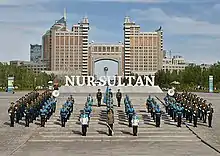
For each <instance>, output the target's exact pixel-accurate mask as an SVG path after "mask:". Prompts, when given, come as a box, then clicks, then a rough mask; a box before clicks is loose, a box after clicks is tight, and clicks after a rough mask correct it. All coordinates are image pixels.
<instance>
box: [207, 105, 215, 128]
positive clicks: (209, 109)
mask: <svg viewBox="0 0 220 156" xmlns="http://www.w3.org/2000/svg"><path fill="white" fill-rule="evenodd" d="M213 113H214V109H213V108H212V104H211V103H210V104H209V107H208V111H207V114H208V122H209V127H212V117H213Z"/></svg>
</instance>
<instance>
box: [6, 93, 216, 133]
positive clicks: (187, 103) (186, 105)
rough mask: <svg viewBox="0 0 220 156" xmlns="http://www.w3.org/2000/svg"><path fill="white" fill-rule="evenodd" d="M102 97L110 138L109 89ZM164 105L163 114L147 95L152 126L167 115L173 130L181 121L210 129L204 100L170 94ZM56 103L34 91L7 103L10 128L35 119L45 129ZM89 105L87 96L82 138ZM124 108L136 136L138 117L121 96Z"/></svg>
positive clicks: (65, 116) (69, 107) (70, 102)
mask: <svg viewBox="0 0 220 156" xmlns="http://www.w3.org/2000/svg"><path fill="white" fill-rule="evenodd" d="M105 94H106V108H107V111H106V112H107V113H106V118H107V121H106V123H107V126H108V132H109V136H112V135H113V133H114V132H113V127H114V126H113V125H114V102H113V93H112V92H111V89H109V90H108V92H107V93H105ZM96 98H97V104H98V107H100V106H101V101H102V93H101V91H100V89H99V90H98V92H97V94H96ZM121 98H122V93H121V92H120V89H118V92H117V93H116V99H117V104H118V107H120V105H121ZM164 101H165V103H163V105H164V107H165V112H163V111H162V110H161V108H160V105H159V104H158V103H157V102H156V100H155V99H154V98H152V97H151V96H150V95H149V97H148V98H147V100H146V103H145V105H146V112H147V113H149V114H150V116H151V118H152V120H153V121H154V122H155V126H156V127H160V124H161V123H160V121H161V116H162V113H167V115H169V116H170V118H172V120H173V121H174V122H176V124H177V127H181V124H182V123H183V121H184V122H188V123H193V124H192V125H193V126H194V127H197V125H198V122H199V121H202V122H203V123H207V119H208V127H212V119H213V113H214V109H213V107H212V104H211V103H209V104H207V101H206V100H204V99H202V98H200V97H198V96H197V95H195V94H192V93H187V92H183V93H181V94H180V93H174V94H172V95H171V94H167V95H166V97H165V98H164ZM74 102H75V101H74V98H73V97H72V95H70V97H68V99H67V101H66V102H65V103H64V104H63V105H62V108H61V109H60V119H61V126H62V127H65V126H66V122H67V121H68V120H69V118H70V116H71V114H72V113H73V106H74ZM56 105H57V100H56V98H55V97H54V96H53V95H52V93H51V91H45V92H43V93H42V94H40V93H38V92H37V91H33V92H31V93H28V94H27V95H25V96H24V97H22V98H20V99H19V100H17V101H16V102H15V103H13V102H12V103H11V105H10V107H9V109H8V114H9V118H10V126H11V127H14V123H19V122H20V121H21V120H22V119H23V118H24V119H25V127H29V126H30V123H33V121H35V120H36V119H37V118H38V117H40V120H41V127H45V123H46V122H47V120H49V119H50V117H51V116H52V115H53V113H55V111H56V107H57V106H56ZM92 106H93V97H92V96H91V94H89V96H88V97H87V98H86V103H85V106H84V109H83V111H82V113H81V114H80V123H81V125H82V135H83V136H86V133H87V130H88V127H89V122H90V118H91V112H92ZM124 107H125V108H124V109H125V114H126V115H127V119H128V126H129V127H132V129H133V135H134V136H137V135H138V127H139V117H138V115H137V113H136V111H135V109H134V107H133V105H132V103H131V100H130V98H129V96H128V95H125V98H124Z"/></svg>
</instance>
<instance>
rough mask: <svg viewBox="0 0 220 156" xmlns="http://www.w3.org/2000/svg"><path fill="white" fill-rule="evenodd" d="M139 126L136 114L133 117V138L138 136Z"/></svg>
mask: <svg viewBox="0 0 220 156" xmlns="http://www.w3.org/2000/svg"><path fill="white" fill-rule="evenodd" d="M138 126H139V118H138V116H137V114H136V113H134V115H133V116H132V127H133V136H137V133H138Z"/></svg>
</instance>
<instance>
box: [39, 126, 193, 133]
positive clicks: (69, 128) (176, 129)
mask: <svg viewBox="0 0 220 156" xmlns="http://www.w3.org/2000/svg"><path fill="white" fill-rule="evenodd" d="M81 128H82V127H81V125H77V126H66V127H61V126H58V125H57V126H50V127H48V126H46V127H40V129H41V131H44V132H46V131H53V132H54V131H55V132H56V131H63V132H68V131H70V132H71V131H72V130H73V129H81ZM88 129H90V130H95V131H96V130H106V129H108V127H107V126H104V125H103V126H100V127H97V126H89V128H88ZM114 130H116V131H124V130H132V127H115V126H114ZM138 131H139V132H148V131H150V132H152V131H153V132H163V131H170V132H173V133H178V132H183V131H184V132H189V129H188V128H186V127H155V126H151V127H149V126H148V127H138Z"/></svg>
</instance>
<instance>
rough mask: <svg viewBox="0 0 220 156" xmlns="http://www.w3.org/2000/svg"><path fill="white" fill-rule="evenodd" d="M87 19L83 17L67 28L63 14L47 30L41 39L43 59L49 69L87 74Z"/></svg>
mask: <svg viewBox="0 0 220 156" xmlns="http://www.w3.org/2000/svg"><path fill="white" fill-rule="evenodd" d="M88 31H89V21H88V18H87V17H85V18H83V20H82V21H81V22H79V23H78V24H77V25H73V26H72V29H71V30H69V29H68V28H67V24H66V16H65V15H64V17H63V18H61V19H60V20H59V21H56V22H55V24H54V25H53V26H52V27H51V29H50V30H49V31H47V32H46V33H45V34H44V36H43V39H42V42H43V60H44V61H45V62H47V64H48V66H49V69H50V70H51V71H66V70H71V71H75V72H76V73H80V74H81V75H84V76H86V75H88V72H89V69H88V64H89V63H88V45H89V43H88Z"/></svg>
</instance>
